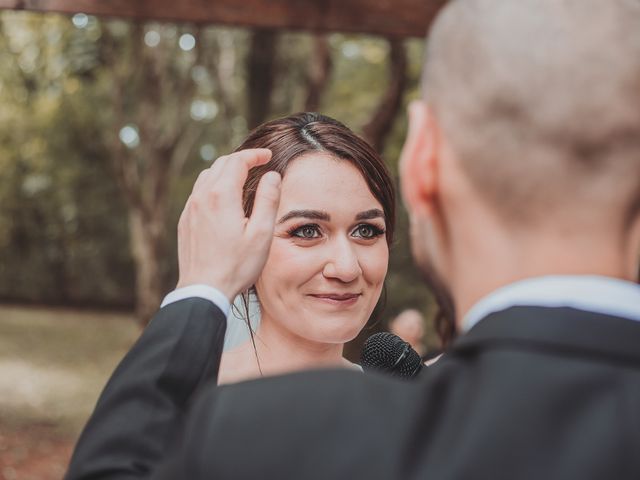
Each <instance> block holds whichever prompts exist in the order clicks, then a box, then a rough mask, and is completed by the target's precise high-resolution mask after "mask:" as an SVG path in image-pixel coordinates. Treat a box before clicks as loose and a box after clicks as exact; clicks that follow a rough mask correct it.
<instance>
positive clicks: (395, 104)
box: [363, 39, 407, 152]
mask: <svg viewBox="0 0 640 480" xmlns="http://www.w3.org/2000/svg"><path fill="white" fill-rule="evenodd" d="M389 46H390V48H391V52H390V62H389V76H390V79H389V86H388V88H387V91H386V93H385V94H384V97H383V98H382V100H381V102H380V104H379V105H378V108H377V109H376V111H375V112H374V114H373V116H372V118H371V120H370V121H369V123H368V124H367V125H365V126H364V128H363V132H364V136H365V138H366V139H367V140H369V142H370V143H371V145H373V147H374V148H375V149H376V150H377V151H378V152H382V151H383V150H384V144H385V140H386V138H387V135H388V134H389V132H390V131H391V127H392V126H393V120H394V119H395V116H396V114H397V113H398V109H399V108H400V105H402V95H403V94H404V87H405V84H406V80H407V54H406V52H405V49H404V45H403V43H402V40H399V39H389Z"/></svg>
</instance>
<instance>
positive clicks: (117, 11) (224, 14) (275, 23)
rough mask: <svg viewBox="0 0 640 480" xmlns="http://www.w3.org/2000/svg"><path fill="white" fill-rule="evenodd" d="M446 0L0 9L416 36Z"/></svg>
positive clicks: (101, 1)
mask: <svg viewBox="0 0 640 480" xmlns="http://www.w3.org/2000/svg"><path fill="white" fill-rule="evenodd" d="M445 3H446V0H242V1H240V0H180V1H175V0H0V9H12V10H30V11H38V12H59V13H67V14H74V13H79V12H82V13H85V14H88V15H97V16H107V17H127V18H134V19H141V20H159V21H173V22H191V23H196V24H223V25H234V26H244V27H252V28H273V29H292V30H309V31H316V32H336V31H340V32H351V33H367V34H373V35H382V36H385V37H422V36H424V35H425V33H426V32H427V29H428V27H429V25H430V23H431V21H432V20H433V18H434V17H435V15H436V13H437V12H438V10H439V9H440V8H441V7H442V6H443V5H444V4H445Z"/></svg>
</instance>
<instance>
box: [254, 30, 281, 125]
mask: <svg viewBox="0 0 640 480" xmlns="http://www.w3.org/2000/svg"><path fill="white" fill-rule="evenodd" d="M276 42H277V35H276V33H275V32H274V31H272V30H255V31H254V32H253V34H252V36H251V47H250V51H249V57H248V59H247V67H248V68H247V72H248V83H249V85H248V92H247V93H248V97H247V100H248V105H249V108H248V115H247V120H248V122H249V128H250V129H252V128H255V127H257V126H258V125H260V124H261V123H262V122H264V121H265V120H266V119H267V116H268V115H269V108H270V106H271V91H272V90H273V82H274V77H275V70H276V66H275V54H276Z"/></svg>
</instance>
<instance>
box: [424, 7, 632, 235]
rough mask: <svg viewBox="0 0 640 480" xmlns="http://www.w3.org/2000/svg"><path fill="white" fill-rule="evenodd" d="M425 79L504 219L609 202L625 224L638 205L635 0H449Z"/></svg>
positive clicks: (602, 211)
mask: <svg viewBox="0 0 640 480" xmlns="http://www.w3.org/2000/svg"><path fill="white" fill-rule="evenodd" d="M423 79H424V80H423V81H424V85H423V87H424V93H425V99H426V101H427V103H428V104H429V106H430V108H431V109H432V111H433V112H434V116H435V118H436V119H437V122H438V124H439V126H440V128H441V130H442V132H443V135H444V136H445V137H446V139H447V141H448V143H449V146H450V148H451V150H452V151H453V152H454V154H455V155H456V157H457V158H458V159H459V162H460V164H461V166H462V168H463V169H464V171H465V172H466V173H467V175H468V177H469V180H470V183H471V184H473V185H474V186H475V187H476V188H477V190H478V192H479V193H480V195H481V196H483V197H484V198H485V200H486V201H487V202H488V204H490V205H492V206H493V207H494V208H495V209H496V210H497V211H498V212H499V214H500V215H502V217H503V218H504V219H505V220H507V221H509V222H513V223H515V224H518V223H520V224H528V225H531V224H532V223H535V222H536V220H537V219H539V218H540V217H541V216H544V217H545V219H548V217H549V216H557V217H558V220H560V221H562V220H569V219H570V220H571V221H572V222H576V221H577V222H580V221H585V222H589V217H591V219H593V216H599V215H609V216H610V215H612V213H615V214H616V215H618V216H619V217H620V218H616V222H617V223H616V225H617V226H619V227H620V228H623V229H624V228H627V227H629V225H630V224H631V223H632V222H633V219H634V218H636V217H637V215H638V212H639V211H640V0H563V1H558V0H517V1H512V0H453V1H452V2H451V3H450V4H449V5H448V6H447V7H446V8H445V10H444V11H443V12H442V13H441V15H440V16H439V18H438V19H437V21H436V23H435V24H434V26H433V29H432V31H431V33H430V36H429V39H428V44H427V52H426V62H425V67H424V75H423ZM583 206H584V207H585V208H584V209H582V208H581V207H583ZM587 206H588V207H587ZM563 217H564V218H563Z"/></svg>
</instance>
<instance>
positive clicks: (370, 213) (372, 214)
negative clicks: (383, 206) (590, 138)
mask: <svg viewBox="0 0 640 480" xmlns="http://www.w3.org/2000/svg"><path fill="white" fill-rule="evenodd" d="M374 218H382V219H383V220H384V219H385V218H384V213H383V212H382V210H380V209H379V208H372V209H371V210H365V211H364V212H360V213H358V214H357V215H356V220H373V219H374Z"/></svg>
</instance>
